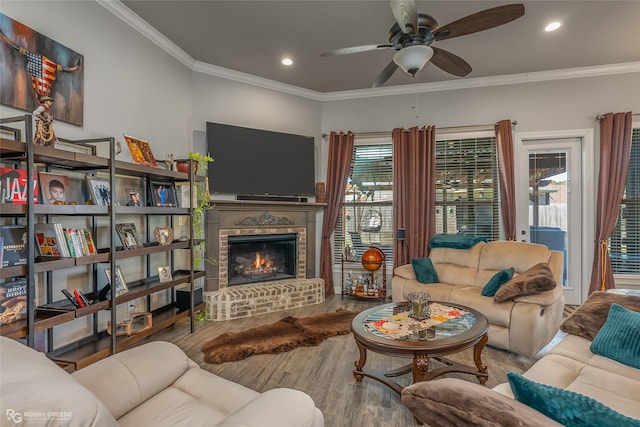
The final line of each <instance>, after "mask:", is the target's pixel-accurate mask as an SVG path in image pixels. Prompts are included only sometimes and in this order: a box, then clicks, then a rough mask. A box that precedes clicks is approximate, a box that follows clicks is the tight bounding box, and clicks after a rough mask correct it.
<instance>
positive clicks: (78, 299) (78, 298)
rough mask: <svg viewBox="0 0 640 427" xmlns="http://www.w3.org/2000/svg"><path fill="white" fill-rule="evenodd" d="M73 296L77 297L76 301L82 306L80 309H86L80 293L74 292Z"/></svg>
mask: <svg viewBox="0 0 640 427" xmlns="http://www.w3.org/2000/svg"><path fill="white" fill-rule="evenodd" d="M73 296H74V297H76V301H78V304H80V308H82V307H84V306H85V304H84V302H83V301H82V298H80V295H79V294H78V291H77V290H74V291H73Z"/></svg>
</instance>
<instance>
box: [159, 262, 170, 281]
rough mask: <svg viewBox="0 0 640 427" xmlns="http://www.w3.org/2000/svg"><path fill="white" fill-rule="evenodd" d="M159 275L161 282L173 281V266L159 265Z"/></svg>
mask: <svg viewBox="0 0 640 427" xmlns="http://www.w3.org/2000/svg"><path fill="white" fill-rule="evenodd" d="M158 277H159V278H160V283H165V282H170V281H172V280H173V276H171V268H169V266H168V265H165V266H162V267H158Z"/></svg>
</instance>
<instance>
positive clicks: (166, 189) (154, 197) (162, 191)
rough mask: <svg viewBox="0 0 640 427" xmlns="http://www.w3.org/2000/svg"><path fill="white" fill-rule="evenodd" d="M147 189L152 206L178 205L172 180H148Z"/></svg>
mask: <svg viewBox="0 0 640 427" xmlns="http://www.w3.org/2000/svg"><path fill="white" fill-rule="evenodd" d="M149 190H150V192H151V202H152V205H153V206H168V207H178V198H177V197H176V186H175V185H174V184H173V182H160V181H150V182H149Z"/></svg>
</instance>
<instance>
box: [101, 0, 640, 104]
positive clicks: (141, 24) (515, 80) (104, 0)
mask: <svg viewBox="0 0 640 427" xmlns="http://www.w3.org/2000/svg"><path fill="white" fill-rule="evenodd" d="M96 2H97V3H98V4H100V5H102V6H103V7H104V8H105V9H107V10H108V11H110V12H111V13H113V14H114V15H115V16H117V17H118V18H120V19H121V20H122V21H124V22H125V23H126V24H128V25H129V26H131V27H132V28H134V29H135V30H136V31H138V32H139V33H140V34H142V35H143V36H145V37H146V38H148V39H149V40H151V41H152V42H153V43H155V44H156V45H158V46H159V47H160V48H161V49H163V50H164V51H166V52H167V53H169V54H170V55H171V56H173V57H174V58H176V59H177V60H178V61H180V62H181V63H183V64H184V65H185V66H186V67H188V68H189V69H191V70H192V71H195V72H199V73H203V74H208V75H211V76H215V77H220V78H224V79H227V80H232V81H237V82H240V83H245V84H250V85H253V86H257V87H262V88H265V89H271V90H275V91H279V92H283V93H287V94H290V95H295V96H300V97H303V98H308V99H312V100H315V101H338V100H348V99H359V98H373V97H380V96H392V95H405V94H415V93H423V92H441V91H449V90H459V89H469V88H480V87H491V86H504V85H512V84H525V83H534V82H545V81H552V80H566V79H577V78H583V77H597V76H607V75H614V74H627V73H638V72H640V62H627V63H620V64H607V65H596V66H592V67H579V68H567V69H561V70H551V71H536V72H531V73H521V74H507V75H503V76H492V77H472V78H468V79H460V80H447V81H442V82H433V83H420V84H415V85H414V84H410V85H402V86H390V87H378V88H371V89H357V90H344V91H339V92H326V93H323V92H317V91H314V90H310V89H304V88H301V87H298V86H294V85H290V84H286V83H281V82H277V81H275V80H270V79H266V78H264V77H258V76H255V75H253V74H247V73H243V72H240V71H235V70H231V69H228V68H223V67H219V66H217V65H212V64H207V63H204V62H200V61H196V60H195V59H193V58H192V57H191V56H190V55H188V54H187V53H186V52H185V51H183V50H182V49H180V48H179V47H178V46H177V45H176V44H175V43H173V42H172V41H171V40H169V39H168V38H167V37H165V36H164V35H163V34H161V33H160V32H159V31H158V30H156V29H155V28H154V27H152V26H151V25H149V24H148V23H147V22H146V21H144V20H143V19H141V18H140V17H139V16H138V15H136V14H135V13H133V11H131V9H129V8H128V7H126V6H125V5H123V4H122V3H121V2H120V1H119V0H96Z"/></svg>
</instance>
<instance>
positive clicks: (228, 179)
mask: <svg viewBox="0 0 640 427" xmlns="http://www.w3.org/2000/svg"><path fill="white" fill-rule="evenodd" d="M207 149H208V150H209V154H210V155H211V157H213V159H214V162H213V163H212V164H211V165H210V166H209V189H210V191H211V192H212V193H222V194H236V195H252V196H262V195H269V196H271V195H273V196H310V195H313V194H315V161H314V154H315V149H314V139H313V138H312V137H307V136H301V135H292V134H288V133H281V132H272V131H267V130H260V129H250V128H245V127H240V126H232V125H226V124H220V123H209V122H207Z"/></svg>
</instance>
